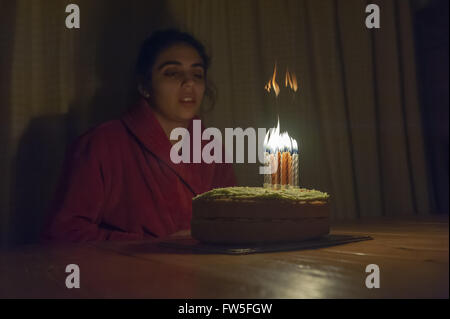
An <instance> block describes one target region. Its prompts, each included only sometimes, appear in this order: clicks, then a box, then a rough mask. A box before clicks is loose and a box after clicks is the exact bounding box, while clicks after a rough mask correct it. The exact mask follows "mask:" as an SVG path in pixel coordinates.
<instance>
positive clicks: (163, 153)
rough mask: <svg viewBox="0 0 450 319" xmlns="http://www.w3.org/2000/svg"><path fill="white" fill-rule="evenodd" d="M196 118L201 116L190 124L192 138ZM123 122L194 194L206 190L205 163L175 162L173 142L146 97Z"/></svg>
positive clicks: (125, 116)
mask: <svg viewBox="0 0 450 319" xmlns="http://www.w3.org/2000/svg"><path fill="white" fill-rule="evenodd" d="M194 119H199V118H198V117H194V118H193V119H192V121H191V123H190V125H189V128H188V131H189V134H190V136H191V139H192V137H193V134H192V133H193V132H192V129H193V120H194ZM122 122H123V123H124V125H125V126H126V127H127V128H128V129H129V131H130V132H131V134H132V135H134V136H135V137H136V138H137V140H138V141H139V142H140V144H141V145H142V146H143V147H144V148H146V149H147V150H148V151H149V152H150V153H152V154H153V155H154V156H156V157H157V158H158V159H160V160H161V161H163V162H164V163H165V164H166V165H167V166H169V167H170V168H171V169H172V170H173V171H174V172H175V173H176V174H177V175H178V177H179V178H180V179H181V180H182V181H183V182H184V183H185V184H186V186H187V187H188V188H189V189H190V190H191V191H192V193H193V195H197V194H201V193H203V192H204V191H205V189H204V187H203V185H202V184H203V183H202V179H201V173H200V169H201V166H202V165H205V164H204V163H203V164H202V163H200V164H189V163H179V164H175V163H173V162H172V160H171V159H170V149H171V148H172V143H171V142H170V141H169V139H168V138H167V136H166V133H165V132H164V130H163V128H162V127H161V125H160V124H159V121H158V119H157V118H156V116H155V114H154V113H153V110H152V109H151V107H150V105H149V104H148V102H147V101H146V100H145V99H143V98H141V99H140V100H139V101H138V103H137V104H136V105H134V106H133V107H131V108H130V109H128V110H127V112H126V113H125V114H124V115H123V117H122ZM202 131H203V126H202ZM191 146H192V143H191Z"/></svg>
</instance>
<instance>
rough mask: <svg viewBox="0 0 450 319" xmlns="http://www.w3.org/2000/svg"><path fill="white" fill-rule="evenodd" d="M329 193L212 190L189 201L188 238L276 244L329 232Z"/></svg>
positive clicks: (223, 241) (301, 190)
mask: <svg viewBox="0 0 450 319" xmlns="http://www.w3.org/2000/svg"><path fill="white" fill-rule="evenodd" d="M328 199H329V195H328V194H327V193H324V192H320V191H317V190H308V189H305V188H286V189H273V188H269V187H228V188H217V189H213V190H211V191H209V192H206V193H203V194H201V195H198V196H196V197H194V199H193V201H192V220H191V234H192V237H193V238H194V239H197V240H199V241H201V242H206V243H217V244H247V243H279V242H295V241H302V240H306V239H313V238H317V237H320V236H323V235H326V234H328V232H329V218H330V211H329V210H330V208H329V203H328Z"/></svg>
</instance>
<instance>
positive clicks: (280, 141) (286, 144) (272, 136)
mask: <svg viewBox="0 0 450 319" xmlns="http://www.w3.org/2000/svg"><path fill="white" fill-rule="evenodd" d="M264 148H265V149H266V150H267V151H269V152H270V153H276V152H278V151H280V152H291V153H292V152H293V151H295V152H297V151H298V148H297V141H296V140H295V139H293V138H291V137H290V136H289V134H288V132H283V133H281V134H280V119H279V118H278V123H277V127H276V128H271V129H269V131H268V132H267V134H266V136H265V138H264Z"/></svg>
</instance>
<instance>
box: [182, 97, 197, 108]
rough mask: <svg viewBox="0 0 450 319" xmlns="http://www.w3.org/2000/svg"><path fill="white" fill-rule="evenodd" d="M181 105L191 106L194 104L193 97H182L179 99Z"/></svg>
mask: <svg viewBox="0 0 450 319" xmlns="http://www.w3.org/2000/svg"><path fill="white" fill-rule="evenodd" d="M179 102H180V103H181V104H182V105H186V106H192V105H195V99H194V98H193V97H184V98H181V99H180V100H179Z"/></svg>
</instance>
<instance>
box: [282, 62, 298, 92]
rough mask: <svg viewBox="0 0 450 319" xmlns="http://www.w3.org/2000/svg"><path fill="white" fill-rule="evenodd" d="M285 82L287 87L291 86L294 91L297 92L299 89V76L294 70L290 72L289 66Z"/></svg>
mask: <svg viewBox="0 0 450 319" xmlns="http://www.w3.org/2000/svg"><path fill="white" fill-rule="evenodd" d="M284 83H285V86H286V87H290V88H291V89H292V90H293V91H294V92H297V90H298V84H297V76H296V75H295V73H294V72H289V69H287V68H286V77H285V80H284Z"/></svg>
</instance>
